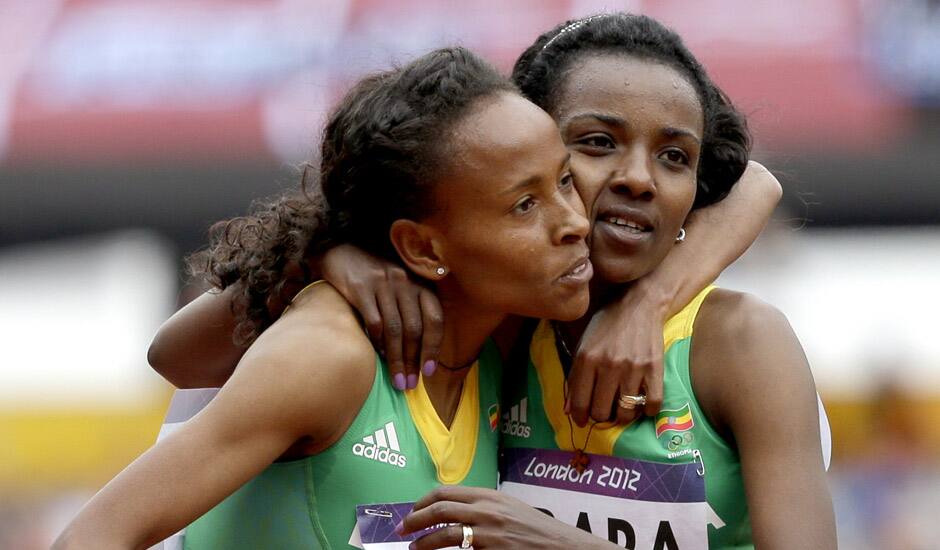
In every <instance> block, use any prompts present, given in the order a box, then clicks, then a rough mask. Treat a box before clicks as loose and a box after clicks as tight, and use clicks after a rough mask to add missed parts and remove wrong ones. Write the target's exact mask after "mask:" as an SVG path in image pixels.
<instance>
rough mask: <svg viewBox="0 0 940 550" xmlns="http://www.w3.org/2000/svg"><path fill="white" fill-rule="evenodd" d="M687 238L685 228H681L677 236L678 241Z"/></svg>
mask: <svg viewBox="0 0 940 550" xmlns="http://www.w3.org/2000/svg"><path fill="white" fill-rule="evenodd" d="M684 240H685V228H684V227H683V228H681V229H679V236H677V237H676V242H677V243H681V242H682V241H684Z"/></svg>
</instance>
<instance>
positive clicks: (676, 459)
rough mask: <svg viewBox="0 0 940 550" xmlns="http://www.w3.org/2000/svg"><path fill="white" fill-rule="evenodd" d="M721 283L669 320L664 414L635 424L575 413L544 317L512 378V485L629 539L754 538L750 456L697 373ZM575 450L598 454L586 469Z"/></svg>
mask: <svg viewBox="0 0 940 550" xmlns="http://www.w3.org/2000/svg"><path fill="white" fill-rule="evenodd" d="M713 288H714V287H709V288H707V289H705V290H704V291H702V292H701V293H700V294H699V295H698V296H697V297H696V298H695V299H694V300H693V301H692V302H691V303H689V304H688V305H687V306H686V307H685V308H684V309H683V310H682V311H681V312H679V313H678V314H677V315H675V316H674V317H672V318H671V319H670V320H669V321H668V322H667V323H666V325H665V328H664V333H663V338H664V344H665V348H664V349H665V355H664V382H663V387H664V400H663V406H662V410H661V412H660V413H659V414H658V415H657V416H656V417H655V418H651V417H645V416H644V417H640V418H639V419H637V420H636V421H634V422H633V423H631V424H629V425H627V426H611V425H609V424H598V425H595V426H594V427H593V429H592V428H590V427H588V426H586V427H584V428H581V427H578V426H577V425H576V424H574V423H573V422H571V421H570V420H569V418H568V416H567V415H566V414H565V412H564V403H565V377H566V375H565V372H564V369H563V367H562V364H561V362H560V360H559V357H558V351H557V349H556V346H555V335H554V331H553V330H552V327H551V325H550V323H549V322H546V321H543V322H542V323H541V324H540V325H539V327H538V328H537V329H536V331H535V333H534V335H533V337H532V341H531V345H530V348H529V365H528V369H519V371H516V372H517V373H519V375H520V376H519V377H518V379H517V380H515V381H513V382H511V383H508V384H507V385H506V386H505V387H504V403H505V404H506V405H505V406H504V415H503V419H502V428H501V431H502V432H503V433H502V438H503V439H502V445H503V448H504V451H503V454H504V456H503V465H502V468H503V469H502V475H503V477H502V481H503V482H504V483H503V484H502V487H501V489H503V490H508V492H509V493H510V494H514V495H515V496H518V497H520V498H522V499H523V500H526V501H527V502H529V504H532V505H533V506H536V507H538V508H543V509H545V510H546V511H548V512H549V513H551V514H552V515H554V516H555V517H557V518H559V519H562V520H563V521H566V522H569V523H573V524H576V525H578V526H579V527H582V528H584V529H588V530H591V532H593V533H594V534H596V535H599V536H601V537H605V538H608V539H609V540H611V541H613V542H617V543H619V544H620V545H621V546H626V547H628V548H636V549H637V550H640V549H642V550H647V549H652V548H657V549H659V548H662V549H665V548H672V549H684V548H704V547H705V545H706V544H707V546H708V547H709V548H722V549H725V548H728V549H738V548H753V541H752V537H751V526H750V520H749V517H748V511H747V504H746V500H745V494H744V482H743V479H742V477H741V464H740V458H739V456H738V454H737V452H736V450H735V449H734V448H733V447H731V446H730V445H729V444H728V443H727V442H726V441H725V440H724V439H723V438H722V437H721V436H720V435H719V434H718V433H717V432H716V431H715V429H714V428H713V427H712V426H710V425H709V423H708V420H707V419H706V417H705V415H704V414H703V413H702V410H701V408H700V406H699V403H698V401H697V400H696V398H695V393H694V391H693V389H692V382H691V379H690V376H689V364H690V360H689V358H690V351H691V343H692V331H693V326H694V323H695V318H696V315H697V313H698V311H699V308H700V307H701V305H702V302H703V301H704V300H705V298H706V297H707V296H708V293H709V292H710V291H711V290H712V289H713ZM510 376H512V374H510ZM575 449H583V450H584V451H585V452H587V453H591V455H589V456H588V457H587V460H586V462H587V463H586V464H584V463H582V464H581V465H580V468H577V466H578V465H576V464H575V463H574V462H571V461H572V460H573V459H574V458H575V455H574V453H571V452H570V451H574V450H575ZM600 455H606V456H600ZM706 533H707V535H706ZM706 539H707V540H706Z"/></svg>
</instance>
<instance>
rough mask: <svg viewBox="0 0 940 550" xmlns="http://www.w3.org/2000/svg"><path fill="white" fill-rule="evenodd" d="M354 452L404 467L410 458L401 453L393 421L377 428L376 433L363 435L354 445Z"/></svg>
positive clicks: (357, 454)
mask: <svg viewBox="0 0 940 550" xmlns="http://www.w3.org/2000/svg"><path fill="white" fill-rule="evenodd" d="M352 452H353V454H354V455H356V456H361V457H363V458H368V459H370V460H375V461H378V462H384V463H386V464H391V465H392V466H398V467H399V468H404V467H405V465H406V464H407V462H408V459H407V458H406V457H405V456H404V455H402V454H401V447H400V446H399V445H398V434H397V433H396V432H395V424H393V423H391V422H389V423H387V424H385V426H383V427H381V428H379V429H378V430H376V431H375V433H374V434H372V435H367V436H365V437H363V438H362V442H360V443H356V444H355V445H353V447H352Z"/></svg>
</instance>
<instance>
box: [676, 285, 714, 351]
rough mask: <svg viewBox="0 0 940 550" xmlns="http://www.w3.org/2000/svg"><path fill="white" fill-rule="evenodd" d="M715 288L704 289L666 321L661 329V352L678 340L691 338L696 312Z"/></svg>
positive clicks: (711, 286) (710, 286)
mask: <svg viewBox="0 0 940 550" xmlns="http://www.w3.org/2000/svg"><path fill="white" fill-rule="evenodd" d="M715 288H716V287H715V285H709V286H707V287H705V290H703V291H701V292H699V293H698V296H696V297H695V298H692V301H691V302H689V303H688V304H686V306H685V307H684V308H682V311H680V312H679V313H677V314H675V315H674V316H673V317H672V318H671V319H669V320H668V321H666V325H665V326H664V327H663V350H668V349H669V348H670V347H671V346H672V345H673V344H675V343H676V342H678V341H679V340H682V339H683V338H688V337H689V336H692V326H693V325H694V324H695V317H696V316H697V315H698V310H699V308H701V307H702V303H703V302H704V301H705V298H707V297H708V294H709V293H710V292H711V291H713V290H715Z"/></svg>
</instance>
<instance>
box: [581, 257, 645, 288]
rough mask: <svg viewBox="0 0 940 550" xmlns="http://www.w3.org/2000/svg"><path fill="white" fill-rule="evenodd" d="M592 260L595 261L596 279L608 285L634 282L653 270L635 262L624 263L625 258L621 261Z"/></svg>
mask: <svg viewBox="0 0 940 550" xmlns="http://www.w3.org/2000/svg"><path fill="white" fill-rule="evenodd" d="M591 260H592V262H593V263H594V281H595V282H597V283H602V284H607V285H622V284H626V283H632V282H633V281H635V280H637V279H639V278H640V277H642V276H643V275H645V274H646V273H649V272H650V271H651V270H650V269H644V268H645V266H640V265H636V264H634V263H631V264H629V265H624V262H623V260H621V261H619V262H604V261H594V258H591Z"/></svg>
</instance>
